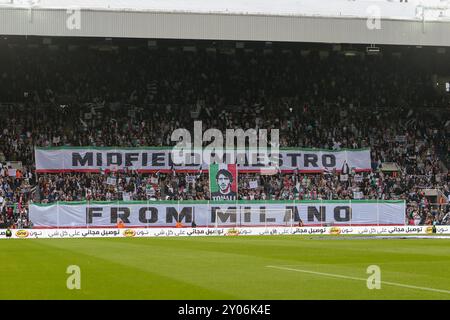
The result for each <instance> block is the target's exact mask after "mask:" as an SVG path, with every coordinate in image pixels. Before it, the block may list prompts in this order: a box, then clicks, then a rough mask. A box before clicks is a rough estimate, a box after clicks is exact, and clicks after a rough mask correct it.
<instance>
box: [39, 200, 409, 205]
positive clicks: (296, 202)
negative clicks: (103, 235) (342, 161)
mask: <svg viewBox="0 0 450 320" xmlns="http://www.w3.org/2000/svg"><path fill="white" fill-rule="evenodd" d="M307 203H311V204H326V203H342V204H350V203H379V204H383V203H385V204H395V203H406V202H405V201H404V200H380V201H377V200H351V201H350V200H322V201H321V200H236V201H229V200H221V201H208V200H183V201H175V200H160V201H150V200H149V201H142V200H136V201H90V202H89V201H60V202H58V203H56V202H53V203H32V205H35V206H38V207H49V206H54V205H56V204H60V205H114V204H116V205H124V204H131V205H133V204H148V205H152V204H153V205H159V204H168V205H176V204H180V205H189V204H210V205H216V204H236V205H244V204H282V205H283V204H286V205H302V204H307Z"/></svg>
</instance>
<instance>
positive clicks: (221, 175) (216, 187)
mask: <svg viewBox="0 0 450 320" xmlns="http://www.w3.org/2000/svg"><path fill="white" fill-rule="evenodd" d="M209 180H210V183H211V186H210V188H211V200H236V199H237V168H236V165H235V164H230V165H226V164H224V165H219V164H212V165H210V167H209Z"/></svg>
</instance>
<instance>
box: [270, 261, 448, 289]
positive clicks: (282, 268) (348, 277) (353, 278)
mask: <svg viewBox="0 0 450 320" xmlns="http://www.w3.org/2000/svg"><path fill="white" fill-rule="evenodd" d="M266 267H268V268H275V269H280V270H288V271H296V272H303V273H310V274H316V275H320V276H327V277H334V278H341V279H350V280H359V281H364V282H367V279H365V278H357V277H350V276H343V275H340V274H333V273H325V272H317V271H310V270H302V269H293V268H286V267H278V266H266ZM380 283H382V284H387V285H390V286H397V287H403V288H409V289H417V290H425V291H432V292H439V293H446V294H450V291H449V290H442V289H434V288H427V287H418V286H410V285H408V284H402V283H396V282H388V281H380Z"/></svg>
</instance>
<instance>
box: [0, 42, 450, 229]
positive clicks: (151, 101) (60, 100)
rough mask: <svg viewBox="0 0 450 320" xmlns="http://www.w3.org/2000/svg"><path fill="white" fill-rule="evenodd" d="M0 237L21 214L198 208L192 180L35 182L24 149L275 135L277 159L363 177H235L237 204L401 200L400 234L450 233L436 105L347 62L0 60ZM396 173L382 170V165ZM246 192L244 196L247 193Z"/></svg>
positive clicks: (197, 57)
mask: <svg viewBox="0 0 450 320" xmlns="http://www.w3.org/2000/svg"><path fill="white" fill-rule="evenodd" d="M0 61H1V62H2V63H3V65H4V66H5V67H4V68H3V70H1V71H0V76H1V78H2V80H4V81H3V82H4V83H5V85H4V86H3V85H2V86H0V98H1V99H0V101H1V102H4V103H3V104H2V105H1V110H0V112H1V114H2V116H1V117H0V153H2V154H3V156H4V158H5V160H7V161H20V162H21V163H22V165H23V170H21V171H20V172H17V173H16V174H15V175H11V174H10V173H9V170H8V169H7V168H2V171H1V172H0V207H1V215H0V226H1V224H2V223H3V224H11V223H16V224H17V225H21V226H27V225H29V224H30V222H29V221H28V219H27V215H26V212H27V210H28V203H29V202H30V201H34V202H44V203H52V202H56V201H81V200H88V201H89V200H112V201H114V200H148V201H155V200H205V199H209V196H210V195H209V181H208V177H207V175H205V174H204V173H197V174H186V173H176V174H175V173H154V174H141V173H138V172H136V171H132V170H127V171H126V172H116V173H100V174H94V173H90V174H86V173H64V174H62V173H61V174H39V175H37V174H36V173H35V167H34V147H35V146H63V145H70V146H120V147H131V146H170V145H173V144H174V142H173V141H171V140H170V136H171V133H172V132H173V130H175V129H177V128H187V129H192V128H193V123H194V121H196V120H201V121H202V125H203V129H204V130H206V129H208V128H217V129H219V130H222V131H224V130H225V129H227V128H229V129H238V128H242V129H244V130H246V129H248V128H255V129H279V130H280V146H281V147H307V148H324V149H333V150H339V149H342V148H349V149H357V148H366V147H368V148H370V150H371V159H372V171H371V172H368V173H358V174H354V173H352V174H350V176H349V179H348V180H347V181H341V179H340V175H339V174H337V173H335V172H330V173H325V174H300V173H293V174H284V173H277V174H274V175H266V176H265V175H260V174H240V175H239V194H238V198H239V199H246V200H265V199H266V200H268V199H291V200H304V199H312V200H314V199H317V200H321V199H322V200H331V199H383V200H389V199H404V200H406V201H407V203H408V210H407V219H408V222H409V223H415V224H417V223H421V224H425V223H427V224H428V223H432V221H433V220H434V221H437V222H438V223H443V224H447V223H450V219H449V210H450V209H449V205H448V204H441V205H438V206H436V205H434V206H433V205H432V204H431V203H429V201H428V200H427V197H426V195H425V193H424V191H423V190H424V189H438V190H439V191H440V192H441V194H443V195H445V196H446V197H447V199H450V178H449V175H448V171H447V169H446V165H448V157H449V154H450V143H449V141H450V139H449V138H450V116H449V115H450V105H449V101H448V100H449V99H448V96H445V95H442V94H441V93H438V92H436V90H435V88H434V87H433V83H432V81H431V79H432V72H433V70H430V69H427V68H420V67H418V68H411V67H410V65H409V64H410V63H411V61H409V60H408V59H399V58H397V57H383V58H381V57H366V58H365V59H363V58H359V57H358V58H354V59H349V58H348V57H345V56H343V55H339V54H337V53H333V52H331V53H329V55H328V56H322V55H321V54H319V53H318V52H311V53H309V54H307V55H305V54H301V53H299V52H296V51H295V50H291V51H290V52H289V51H287V52H286V51H282V52H275V53H272V54H264V53H262V52H250V53H245V52H238V53H236V54H219V53H215V54H210V53H207V52H204V51H199V52H197V53H186V52H183V51H181V50H173V51H171V50H154V51H148V50H141V49H138V50H135V51H130V50H126V49H123V48H122V49H121V50H119V51H117V52H97V51H86V52H83V53H82V54H80V52H79V51H74V52H70V51H67V52H48V50H41V49H36V51H35V52H33V50H30V51H19V52H17V54H16V55H5V54H0ZM385 163H395V164H397V165H398V168H399V169H398V170H397V171H393V172H386V171H384V170H383V164H385ZM250 181H257V187H254V186H253V187H250Z"/></svg>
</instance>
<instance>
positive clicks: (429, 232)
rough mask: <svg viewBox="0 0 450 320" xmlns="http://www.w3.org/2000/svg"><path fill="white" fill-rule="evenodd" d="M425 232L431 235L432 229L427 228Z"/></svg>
mask: <svg viewBox="0 0 450 320" xmlns="http://www.w3.org/2000/svg"><path fill="white" fill-rule="evenodd" d="M425 232H426V233H427V234H432V233H433V227H427V228H426V229H425Z"/></svg>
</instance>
